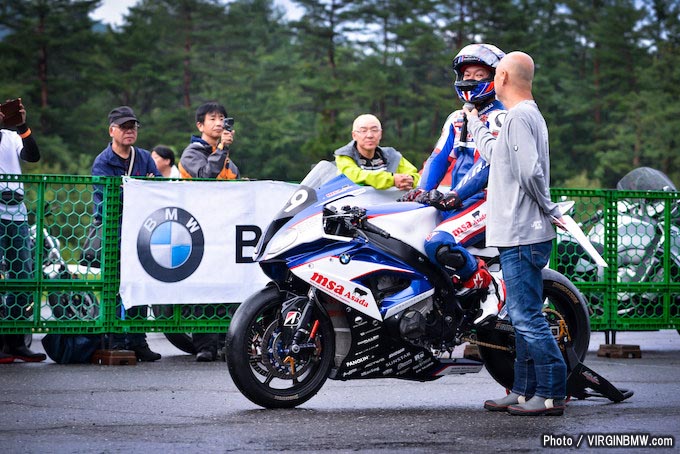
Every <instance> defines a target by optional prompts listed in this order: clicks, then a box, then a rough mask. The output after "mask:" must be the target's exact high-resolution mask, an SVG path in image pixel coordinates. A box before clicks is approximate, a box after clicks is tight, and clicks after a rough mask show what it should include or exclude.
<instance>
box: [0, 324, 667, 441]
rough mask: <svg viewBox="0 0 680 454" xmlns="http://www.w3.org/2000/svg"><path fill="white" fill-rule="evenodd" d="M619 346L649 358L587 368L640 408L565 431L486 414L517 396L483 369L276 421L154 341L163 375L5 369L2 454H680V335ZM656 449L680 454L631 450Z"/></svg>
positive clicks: (564, 421)
mask: <svg viewBox="0 0 680 454" xmlns="http://www.w3.org/2000/svg"><path fill="white" fill-rule="evenodd" d="M40 337H41V336H39V335H38V336H35V337H34V348H35V349H36V350H40V349H41V348H42V346H41V344H40ZM616 340H617V343H618V344H631V345H639V346H640V349H641V353H642V355H641V356H642V357H641V358H603V357H598V356H597V354H596V352H597V350H598V348H599V346H600V345H601V344H604V342H605V337H604V334H603V333H594V334H593V335H592V338H591V344H590V350H589V353H588V355H587V357H586V360H585V364H586V366H588V367H589V368H591V369H593V370H594V371H596V372H598V373H599V374H601V375H602V376H604V377H605V378H607V379H608V380H609V381H611V382H612V383H613V384H615V385H616V386H618V387H621V388H627V389H632V390H633V391H634V392H635V395H634V396H633V397H631V398H630V399H628V400H626V401H624V402H621V403H612V402H610V401H608V400H606V399H601V398H589V399H586V400H572V401H571V402H570V403H569V405H568V407H567V410H566V412H565V415H564V416H562V417H540V418H527V417H517V416H511V415H508V414H506V413H492V412H488V411H485V410H484V409H483V408H482V403H483V401H484V400H485V399H488V398H494V397H500V396H502V395H503V394H504V390H503V389H502V388H501V387H500V386H499V385H498V384H496V383H495V382H494V381H493V379H492V378H491V377H490V376H489V374H488V373H487V372H486V370H484V369H483V370H482V372H480V373H479V374H472V375H463V376H448V377H444V378H442V379H440V380H437V381H434V382H429V383H418V382H407V381H400V380H393V379H382V380H356V381H346V382H341V381H332V380H329V381H327V382H326V384H325V385H324V387H323V388H322V389H321V391H320V392H319V394H318V395H317V396H315V397H314V398H312V399H311V400H310V401H309V402H307V403H305V404H304V405H302V406H301V407H299V408H297V409H291V410H264V409H261V408H259V407H257V406H255V405H254V404H252V403H250V402H249V401H248V400H246V399H245V398H244V397H243V396H242V395H241V394H240V393H239V392H238V390H237V389H236V388H235V386H234V384H233V383H232V381H231V379H230V377H229V374H228V372H227V368H226V364H225V363H224V362H213V363H197V362H196V361H195V358H194V357H193V356H191V355H187V354H184V353H183V352H181V351H179V350H177V349H176V348H174V347H173V346H172V345H171V344H170V343H169V342H168V341H167V340H166V339H165V337H164V336H163V335H162V334H150V335H149V344H150V346H151V348H152V349H153V350H154V351H157V352H160V353H161V354H162V355H163V358H162V359H161V360H160V361H157V362H155V363H138V364H137V365H134V366H100V365H90V364H87V365H59V364H55V363H53V362H51V361H50V360H48V361H46V362H44V363H14V364H9V365H0V453H91V452H92V453H129V452H143V453H164V454H167V453H175V452H178V453H179V452H181V453H194V452H196V453H198V452H200V453H212V452H244V453H246V452H247V453H264V452H266V453H269V452H295V453H298V452H300V453H314V452H337V453H351V452H370V453H393V452H398V453H448V452H463V453H466V452H480V453H487V452H522V453H525V452H551V453H554V452H574V451H578V450H585V451H590V450H595V451H596V452H598V453H605V452H625V453H638V452H655V453H660V452H678V451H679V448H678V447H677V442H678V441H679V440H678V436H679V435H680V335H679V334H678V333H677V332H676V331H675V330H664V331H653V332H620V333H618V334H617V339H616ZM645 435H648V436H652V437H656V438H654V440H652V439H647V443H652V442H656V443H666V444H667V443H670V442H671V441H672V443H673V447H668V446H666V447H661V448H660V447H650V446H647V447H640V446H631V443H640V442H641V441H640V440H642V441H644V439H643V438H640V437H639V436H645ZM579 438H580V442H579ZM577 443H579V447H576V444H577ZM593 444H594V446H593ZM622 444H628V446H622Z"/></svg>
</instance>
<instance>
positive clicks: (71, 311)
mask: <svg viewBox="0 0 680 454" xmlns="http://www.w3.org/2000/svg"><path fill="white" fill-rule="evenodd" d="M36 240H37V227H36V226H35V225H31V227H30V230H29V245H30V248H31V250H34V248H35V244H36ZM41 268H42V273H43V279H46V280H47V279H49V280H52V279H64V280H70V279H78V276H77V275H76V274H74V273H72V272H71V271H70V270H69V267H68V266H67V264H66V261H65V260H64V258H63V256H62V254H61V242H60V241H59V239H58V238H57V237H55V236H53V235H51V234H50V233H49V232H48V230H47V229H46V228H43V256H42V266H41ZM47 303H48V304H49V307H50V308H51V310H52V316H53V317H54V318H55V319H57V320H95V319H96V318H97V317H98V316H99V303H98V301H97V297H96V296H95V295H94V293H92V292H82V291H72V290H68V291H63V292H50V293H48V294H47Z"/></svg>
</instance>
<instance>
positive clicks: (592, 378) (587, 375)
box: [581, 370, 600, 385]
mask: <svg viewBox="0 0 680 454" xmlns="http://www.w3.org/2000/svg"><path fill="white" fill-rule="evenodd" d="M581 375H583V377H584V378H585V379H586V380H588V381H589V382H591V383H595V384H596V385H599V384H600V379H599V378H597V377H596V376H594V375H593V374H591V373H590V372H588V371H587V370H584V371H583V372H581Z"/></svg>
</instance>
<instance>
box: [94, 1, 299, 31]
mask: <svg viewBox="0 0 680 454" xmlns="http://www.w3.org/2000/svg"><path fill="white" fill-rule="evenodd" d="M138 2H139V0H103V1H102V2H101V6H100V7H99V8H97V9H96V10H95V11H94V13H93V14H92V16H91V17H92V19H94V20H100V21H102V22H105V23H107V24H111V25H112V26H114V27H116V26H119V25H121V24H122V22H123V16H124V15H125V14H126V13H127V10H128V8H129V7H130V6H133V5H135V4H137V3H138ZM274 3H276V4H278V5H282V6H283V7H284V8H286V10H288V11H289V14H288V18H289V19H297V18H298V17H299V13H298V12H297V7H296V6H294V5H293V4H292V3H291V2H290V0H275V2H274Z"/></svg>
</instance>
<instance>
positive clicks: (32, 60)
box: [0, 0, 680, 188]
mask: <svg viewBox="0 0 680 454" xmlns="http://www.w3.org/2000/svg"><path fill="white" fill-rule="evenodd" d="M99 3H100V2H99V1H97V0H23V1H21V2H3V3H2V6H0V55H1V56H2V59H1V61H2V64H1V65H0V80H1V81H2V83H1V84H0V99H9V98H14V97H22V98H23V100H24V104H25V105H26V107H27V110H28V120H29V125H30V126H31V128H32V129H33V131H34V133H35V134H36V138H37V140H38V143H39V145H40V147H41V151H42V155H43V159H42V160H41V161H40V163H38V164H36V165H31V166H30V167H29V166H27V170H28V171H29V172H31V173H58V174H89V172H90V168H91V165H92V161H93V160H94V157H95V156H96V155H97V154H98V153H99V152H100V151H101V150H102V149H104V148H105V146H106V144H107V142H108V140H109V136H108V133H107V126H108V125H107V120H106V117H107V114H108V112H109V110H111V109H112V108H113V107H115V106H118V105H129V106H131V107H133V109H135V112H136V113H137V115H138V117H139V119H140V121H141V123H142V127H141V129H140V133H139V139H138V143H137V145H139V146H141V147H143V148H147V149H150V148H152V147H153V146H154V145H156V144H165V145H170V146H171V147H172V148H173V149H174V150H175V152H176V154H177V156H178V157H179V154H180V153H181V151H182V150H183V149H184V147H185V146H186V145H187V144H188V143H189V137H190V135H191V134H194V133H196V128H195V125H194V124H195V121H194V111H195V109H196V107H197V106H198V105H199V104H201V103H202V102H204V101H207V100H218V101H220V102H221V103H223V104H224V105H225V106H226V108H227V111H228V113H229V115H230V116H232V117H234V118H235V119H236V125H235V129H236V140H235V143H234V145H233V147H232V158H233V159H234V161H235V162H236V163H237V164H238V165H239V167H240V168H241V170H242V173H243V175H244V176H247V177H250V178H256V179H276V180H283V181H297V180H300V179H301V178H302V176H304V175H305V174H306V172H307V171H308V170H309V168H310V166H311V165H312V164H313V163H315V162H317V161H319V160H321V159H332V153H333V150H335V149H336V148H338V147H339V146H342V145H344V144H345V143H347V142H348V141H349V140H350V129H351V123H352V120H353V119H354V118H355V117H356V116H357V115H358V114H361V113H368V112H370V113H373V114H375V115H377V116H378V117H379V118H380V119H381V120H382V122H383V129H384V133H383V140H382V143H383V144H384V145H390V146H395V147H396V148H397V149H399V150H400V151H402V152H403V153H404V154H405V155H406V157H407V158H408V159H409V160H411V161H412V162H413V163H415V164H416V165H420V164H421V163H422V162H423V161H424V160H425V159H426V158H427V156H428V155H429V153H430V152H431V150H432V148H433V146H434V143H435V142H436V140H437V138H438V136H439V134H440V128H441V126H442V124H443V122H444V120H445V118H446V117H447V115H448V114H449V113H450V112H451V111H453V110H455V109H458V108H460V105H461V103H460V101H459V100H458V99H457V98H456V96H455V93H454V91H453V87H452V83H453V79H454V74H453V71H452V69H451V61H452V59H453V57H454V56H455V54H456V53H457V52H458V50H459V49H461V48H462V47H463V46H465V45H466V44H469V43H471V42H490V43H493V44H495V45H497V46H498V47H500V48H501V49H503V50H504V51H506V52H509V51H512V50H523V51H525V52H527V53H529V54H530V55H531V56H532V57H533V58H534V61H535V62H536V78H535V81H534V95H535V97H536V100H537V103H538V104H539V107H540V108H541V110H542V112H543V114H544V115H545V117H546V120H547V122H548V126H549V130H550V141H551V159H552V168H551V175H552V183H553V186H562V187H579V188H587V187H592V188H596V187H602V188H613V187H614V186H615V184H616V182H617V181H618V179H619V178H620V177H621V176H623V175H624V174H625V173H627V172H628V171H630V170H631V169H633V168H635V167H637V166H650V167H654V168H657V169H659V170H662V171H663V172H665V173H666V174H668V175H669V176H670V177H671V179H672V180H674V181H675V182H676V184H677V182H680V165H679V164H680V153H678V139H676V136H675V134H676V133H677V131H678V129H680V120H678V119H679V118H680V103H679V102H678V101H677V100H678V99H680V0H590V1H585V0H563V1H553V0H466V1H463V2H441V1H434V0H351V1H349V0H295V1H293V2H292V3H294V4H296V5H297V6H298V7H299V8H300V10H301V11H302V15H301V17H300V18H299V19H297V20H288V19H287V18H286V15H285V11H283V10H282V9H281V8H280V7H276V6H274V5H273V4H272V2H270V1H269V0H234V1H230V2H225V1H217V0H140V1H139V2H138V3H137V4H136V5H135V6H133V7H132V8H130V10H129V13H128V14H127V16H126V17H125V18H124V22H123V24H122V25H121V26H120V27H116V28H111V27H110V26H105V25H103V24H101V23H98V22H95V21H93V20H92V19H91V18H90V13H91V12H92V11H94V10H95V9H96V8H97V7H98V5H99Z"/></svg>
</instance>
